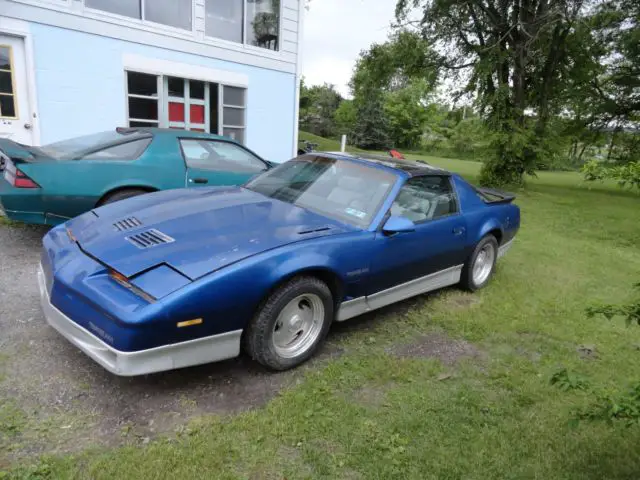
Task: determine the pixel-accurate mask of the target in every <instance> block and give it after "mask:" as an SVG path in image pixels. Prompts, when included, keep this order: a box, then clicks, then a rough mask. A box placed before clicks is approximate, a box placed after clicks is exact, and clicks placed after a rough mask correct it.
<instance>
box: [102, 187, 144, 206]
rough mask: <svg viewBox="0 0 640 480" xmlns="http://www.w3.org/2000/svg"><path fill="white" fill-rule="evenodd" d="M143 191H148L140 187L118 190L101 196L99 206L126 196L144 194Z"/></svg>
mask: <svg viewBox="0 0 640 480" xmlns="http://www.w3.org/2000/svg"><path fill="white" fill-rule="evenodd" d="M145 193H149V192H147V191H146V190H142V189H140V188H127V189H125V190H118V191H117V192H114V193H111V194H109V195H107V196H106V197H105V198H103V199H102V200H101V201H100V204H99V206H100V207H101V206H102V205H107V204H109V203H115V202H119V201H120V200H125V199H127V198H131V197H137V196H138V195H144V194H145Z"/></svg>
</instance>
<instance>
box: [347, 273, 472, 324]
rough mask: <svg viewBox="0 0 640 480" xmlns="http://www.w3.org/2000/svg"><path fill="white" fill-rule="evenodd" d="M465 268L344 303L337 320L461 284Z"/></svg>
mask: <svg viewBox="0 0 640 480" xmlns="http://www.w3.org/2000/svg"><path fill="white" fill-rule="evenodd" d="M463 267H464V265H457V266H455V267H451V268H447V269H446V270H441V271H439V272H436V273H432V274H431V275H427V276H425V277H420V278H416V279H415V280H411V281H410V282H406V283H403V284H401V285H396V286H395V287H392V288H389V289H387V290H382V291H381V292H378V293H374V294H373V295H369V296H368V297H360V298H356V299H353V300H348V301H346V302H343V303H342V305H340V310H339V311H338V315H337V317H336V319H337V321H339V322H342V321H344V320H348V319H350V318H353V317H357V316H358V315H362V314H363V313H366V312H369V311H371V310H377V309H378V308H382V307H384V306H386V305H391V304H392V303H396V302H399V301H401V300H405V299H407V298H410V297H415V296H416V295H420V294H422V293H427V292H431V291H433V290H437V289H439V288H443V287H448V286H451V285H456V284H457V283H459V282H460V275H461V274H462V268H463Z"/></svg>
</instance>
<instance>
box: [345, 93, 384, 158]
mask: <svg viewBox="0 0 640 480" xmlns="http://www.w3.org/2000/svg"><path fill="white" fill-rule="evenodd" d="M353 141H354V143H355V144H356V146H358V147H359V148H363V149H367V150H386V149H387V148H389V124H388V120H387V118H386V116H385V113H384V103H383V99H382V95H381V94H377V95H376V94H372V95H369V96H368V97H366V98H362V99H360V100H359V101H358V102H357V104H356V122H355V125H354V127H353Z"/></svg>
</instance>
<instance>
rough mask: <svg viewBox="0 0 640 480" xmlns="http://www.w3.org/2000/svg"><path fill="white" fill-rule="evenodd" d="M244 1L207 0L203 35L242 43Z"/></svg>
mask: <svg viewBox="0 0 640 480" xmlns="http://www.w3.org/2000/svg"><path fill="white" fill-rule="evenodd" d="M243 12H244V0H207V2H206V3H205V16H206V22H205V34H206V35H207V36H209V37H216V38H222V39H223V40H229V41H231V42H237V43H242V23H243V18H244V14H243Z"/></svg>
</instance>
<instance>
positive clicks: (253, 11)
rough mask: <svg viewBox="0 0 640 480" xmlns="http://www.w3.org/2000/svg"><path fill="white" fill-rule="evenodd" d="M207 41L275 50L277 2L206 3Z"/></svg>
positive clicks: (229, 0) (212, 0) (228, 0)
mask: <svg viewBox="0 0 640 480" xmlns="http://www.w3.org/2000/svg"><path fill="white" fill-rule="evenodd" d="M205 14H206V21H205V33H206V35H207V36H208V37H216V38H222V39H224V40H230V41H232V42H238V43H246V44H248V45H253V46H256V47H261V48H267V49H269V50H278V49H279V47H280V0H206V1H205Z"/></svg>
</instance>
